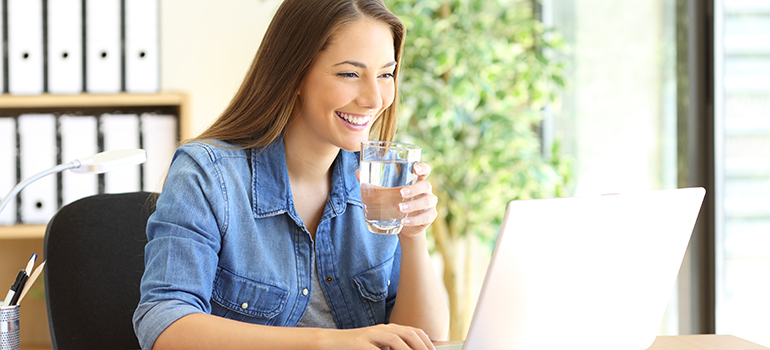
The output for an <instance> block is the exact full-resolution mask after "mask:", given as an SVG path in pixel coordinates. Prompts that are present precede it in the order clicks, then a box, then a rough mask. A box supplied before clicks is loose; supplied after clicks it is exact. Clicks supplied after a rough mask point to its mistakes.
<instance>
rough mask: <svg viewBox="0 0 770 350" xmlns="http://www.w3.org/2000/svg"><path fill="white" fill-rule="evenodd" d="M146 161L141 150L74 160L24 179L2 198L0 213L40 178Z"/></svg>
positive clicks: (126, 150) (101, 171)
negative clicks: (65, 172)
mask: <svg viewBox="0 0 770 350" xmlns="http://www.w3.org/2000/svg"><path fill="white" fill-rule="evenodd" d="M146 161H147V152H145V151H144V150H143V149H122V150H114V151H107V152H101V153H97V154H94V155H92V156H90V157H88V158H81V159H75V160H73V161H71V162H69V163H66V164H60V165H57V166H55V167H53V168H51V169H48V170H46V171H43V172H41V173H39V174H36V175H34V176H32V177H30V178H29V179H26V180H24V181H22V182H20V183H19V184H18V185H16V186H15V187H14V188H13V189H11V192H9V193H8V195H6V196H5V198H3V203H2V204H0V212H2V211H3V209H4V208H5V206H6V205H8V203H10V202H11V199H13V198H14V197H16V195H17V194H19V192H21V190H22V189H23V188H24V187H27V186H28V185H29V184H31V183H33V182H35V181H37V180H39V179H40V178H42V177H45V176H48V175H51V174H56V173H60V172H62V171H65V170H69V169H71V170H72V172H75V173H81V174H102V173H106V172H108V171H112V170H114V169H117V168H120V167H124V166H128V165H138V164H142V163H144V162H146Z"/></svg>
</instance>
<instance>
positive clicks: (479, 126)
mask: <svg viewBox="0 0 770 350" xmlns="http://www.w3.org/2000/svg"><path fill="white" fill-rule="evenodd" d="M385 3H386V5H387V6H388V8H390V9H391V11H393V12H394V13H395V14H396V15H397V16H399V18H401V20H402V21H403V22H404V23H405V25H406V27H407V41H406V43H405V49H404V57H403V65H404V67H402V70H401V76H400V84H401V85H400V89H401V92H402V93H401V95H402V96H401V97H400V98H401V111H400V123H401V124H400V125H399V132H398V134H397V135H398V136H399V139H400V140H402V141H411V142H414V143H416V144H419V145H420V146H422V147H423V159H424V160H425V161H426V162H427V163H429V164H430V165H431V166H432V167H433V172H432V175H431V183H433V185H434V193H435V194H436V195H437V196H438V197H439V206H438V210H439V217H438V218H437V219H436V221H435V222H434V223H433V225H432V226H431V229H430V234H431V236H432V238H433V240H434V242H435V248H436V249H437V250H438V251H439V252H440V254H441V256H442V258H443V261H444V275H443V280H444V284H445V286H446V288H447V292H448V295H449V299H450V300H449V302H450V313H451V315H450V316H451V320H452V326H451V331H450V337H451V339H462V338H464V336H465V333H466V331H467V327H468V323H469V316H470V313H471V311H472V307H473V305H472V301H471V300H468V298H467V297H466V296H467V295H468V293H469V291H468V290H467V288H468V286H469V283H467V281H466V277H467V271H465V270H467V268H466V266H468V264H467V262H468V261H469V259H471V258H472V257H471V256H470V255H468V254H466V253H463V252H467V251H468V249H466V247H467V245H468V242H469V238H470V237H475V238H481V239H482V240H483V241H486V242H488V243H490V246H491V242H494V239H495V237H496V234H497V232H498V229H499V225H500V222H501V220H502V215H503V213H504V208H505V205H506V203H507V202H508V201H510V200H513V199H530V198H545V197H554V196H563V195H565V186H566V184H567V182H568V180H569V173H570V166H569V162H568V161H566V160H565V159H564V158H563V157H561V156H560V154H559V147H558V144H556V145H554V147H553V151H554V152H553V154H550V155H547V156H544V155H543V154H542V148H541V141H540V136H539V134H538V130H539V127H540V125H541V115H542V113H541V109H542V108H543V106H544V105H546V104H551V105H554V104H556V102H557V99H556V96H557V94H556V92H557V90H558V89H559V88H560V87H563V86H564V81H563V78H562V70H563V62H561V61H559V60H554V59H549V58H548V57H547V56H546V55H544V54H543V52H548V51H551V52H553V51H558V50H560V48H561V47H562V45H563V43H562V41H561V40H560V37H559V36H558V35H557V34H556V33H548V35H546V34H547V31H546V30H545V29H544V27H543V26H542V24H541V23H540V22H539V21H538V20H537V19H536V18H535V14H534V11H533V6H534V4H533V2H532V1H531V0H526V1H522V0H518V1H514V0H385Z"/></svg>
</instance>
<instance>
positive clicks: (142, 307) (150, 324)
mask: <svg viewBox="0 0 770 350" xmlns="http://www.w3.org/2000/svg"><path fill="white" fill-rule="evenodd" d="M225 196H226V194H225V187H224V184H223V181H221V176H220V174H219V172H218V167H217V164H216V161H215V160H214V159H213V158H212V156H211V153H210V152H207V149H206V146H205V145H196V144H188V145H185V146H182V147H180V148H179V149H178V150H177V152H176V154H175V155H174V159H173V161H172V164H171V167H170V169H169V173H168V177H167V179H166V182H165V185H164V187H163V192H162V193H161V195H160V197H159V198H158V201H157V204H156V211H155V213H153V215H152V216H151V217H150V219H149V220H148V222H147V239H148V243H147V245H146V246H145V257H144V260H145V270H144V275H143V277H142V282H141V299H140V302H139V305H138V307H137V309H136V311H135V313H134V317H133V322H134V330H135V332H136V335H137V337H138V339H139V344H140V345H141V347H142V348H143V349H151V348H152V346H153V344H154V343H155V340H156V339H157V337H158V336H159V335H160V334H161V333H162V332H163V331H164V330H165V329H166V328H167V327H168V326H169V325H171V324H172V323H173V322H175V321H176V320H178V319H179V318H181V317H183V316H186V315H189V314H192V313H211V293H212V284H213V281H214V276H215V273H216V267H217V263H218V253H219V250H220V247H221V242H222V235H223V234H224V233H225V232H226V229H227V225H226V217H225V214H226V213H227V208H226V201H225Z"/></svg>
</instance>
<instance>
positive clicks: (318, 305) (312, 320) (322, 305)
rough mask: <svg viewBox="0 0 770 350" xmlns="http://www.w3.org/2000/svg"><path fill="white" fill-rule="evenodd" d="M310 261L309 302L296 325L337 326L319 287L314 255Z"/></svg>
mask: <svg viewBox="0 0 770 350" xmlns="http://www.w3.org/2000/svg"><path fill="white" fill-rule="evenodd" d="M311 263H312V264H313V268H312V270H313V282H312V286H311V287H310V288H311V289H310V291H311V292H310V304H309V305H308V306H307V310H305V314H304V315H302V318H301V319H300V320H299V323H297V327H315V328H337V324H335V323H334V317H333V316H332V311H331V309H329V303H327V302H326V297H325V296H324V292H323V289H321V282H320V281H319V279H318V271H317V267H316V264H315V256H313V258H312V261H311Z"/></svg>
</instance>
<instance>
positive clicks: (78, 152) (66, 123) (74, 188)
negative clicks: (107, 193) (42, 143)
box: [59, 115, 99, 205]
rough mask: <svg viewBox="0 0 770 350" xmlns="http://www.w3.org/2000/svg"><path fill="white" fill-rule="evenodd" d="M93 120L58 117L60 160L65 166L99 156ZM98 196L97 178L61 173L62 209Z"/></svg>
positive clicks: (67, 172)
mask: <svg viewBox="0 0 770 350" xmlns="http://www.w3.org/2000/svg"><path fill="white" fill-rule="evenodd" d="M97 135H98V127H97V124H96V116H74V115H62V116H60V117H59V137H60V139H61V160H62V162H64V163H69V162H71V161H73V160H75V159H80V158H85V157H88V156H91V155H93V154H96V153H99V140H98V137H97ZM97 193H99V177H98V175H96V174H76V173H73V172H70V171H65V172H63V173H62V185H61V197H62V205H66V204H69V203H72V202H73V201H75V200H77V199H80V198H83V197H87V196H91V195H95V194H97Z"/></svg>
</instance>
